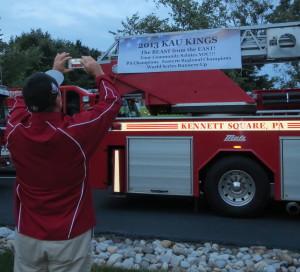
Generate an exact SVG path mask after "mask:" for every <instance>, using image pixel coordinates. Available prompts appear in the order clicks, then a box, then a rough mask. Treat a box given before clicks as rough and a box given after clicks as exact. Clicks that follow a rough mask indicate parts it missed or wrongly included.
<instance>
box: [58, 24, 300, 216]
mask: <svg viewBox="0 0 300 272" xmlns="http://www.w3.org/2000/svg"><path fill="white" fill-rule="evenodd" d="M240 31H241V50H242V63H243V64H249V63H252V64H257V63H260V64H264V63H272V62H287V61H292V60H293V61H295V60H297V61H298V60H299V59H300V42H299V37H300V22H296V23H285V24H274V25H264V26H254V27H253V26H252V27H241V28H240ZM270 33H271V34H270ZM118 42H119V40H118V38H116V42H115V43H114V44H113V45H112V46H111V48H109V50H108V51H107V52H106V53H105V54H103V55H102V56H100V57H99V59H98V62H99V64H100V65H101V66H102V68H103V70H104V71H105V73H106V74H108V75H109V76H110V77H111V78H112V79H113V80H114V82H115V85H116V86H117V88H118V90H119V92H120V93H121V95H122V97H123V107H122V112H121V114H120V117H118V118H117V119H116V120H115V122H114V124H113V125H112V127H111V129H110V130H109V132H108V133H107V136H106V137H105V138H104V141H103V142H102V143H100V144H99V147H98V148H97V150H96V152H95V155H94V157H93V160H92V162H91V164H90V171H91V176H90V178H91V182H92V184H93V186H94V187H95V188H99V189H108V190H109V191H110V192H111V193H112V194H116V195H120V194H124V195H126V194H152V195H163V196H168V195H169V196H185V197H187V196H189V197H193V198H195V200H196V199H198V198H199V197H200V196H204V197H206V198H207V200H208V202H209V204H210V205H211V207H212V208H213V209H214V210H215V211H216V212H218V213H220V214H222V215H226V216H234V217H244V216H254V215H257V214H258V213H259V212H261V211H262V210H263V209H264V207H265V205H266V203H267V202H268V200H269V199H270V195H271V194H270V192H271V189H273V191H274V193H273V194H272V195H274V199H275V200H281V201H286V202H287V204H288V205H287V209H288V211H289V212H290V213H298V212H299V211H300V206H299V204H298V202H299V201H300V181H298V178H299V176H300V167H299V165H300V115H299V114H300V89H284V90H254V91H253V92H251V94H249V93H246V92H245V91H244V90H242V89H241V88H240V87H239V86H238V85H237V84H235V83H234V82H233V81H232V80H231V79H229V78H228V77H227V76H226V75H225V74H224V73H223V72H222V71H220V70H202V71H199V70H198V71H175V72H161V73H128V74H118V73H117V65H118ZM270 51H272V52H270ZM262 89H263V86H262ZM61 91H62V93H63V99H64V111H65V113H67V114H70V115H72V114H74V113H76V112H80V111H85V110H86V109H88V108H89V107H90V106H91V105H93V104H94V103H96V101H97V97H98V96H97V92H96V91H95V90H85V89H83V88H79V87H76V86H63V87H61ZM139 101H144V103H145V106H146V108H147V110H148V111H149V113H150V115H151V116H149V117H142V116H141V113H140V111H139V103H138V102H139ZM175 114H176V115H175Z"/></svg>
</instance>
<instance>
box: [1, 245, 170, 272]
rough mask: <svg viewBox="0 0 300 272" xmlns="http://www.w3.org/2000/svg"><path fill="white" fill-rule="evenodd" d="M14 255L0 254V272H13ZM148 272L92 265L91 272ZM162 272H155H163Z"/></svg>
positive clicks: (11, 252)
mask: <svg viewBox="0 0 300 272" xmlns="http://www.w3.org/2000/svg"><path fill="white" fill-rule="evenodd" d="M13 264H14V253H13V251H11V250H9V251H5V252H0V272H13ZM137 271H138V272H149V270H145V269H139V270H133V269H124V268H116V267H110V266H96V265H93V267H92V270H91V272H137ZM163 271H164V270H156V272H163Z"/></svg>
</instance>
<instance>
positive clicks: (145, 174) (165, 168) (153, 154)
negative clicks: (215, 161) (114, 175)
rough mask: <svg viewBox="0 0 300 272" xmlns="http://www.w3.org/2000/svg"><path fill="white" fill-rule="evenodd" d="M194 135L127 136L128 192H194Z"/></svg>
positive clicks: (173, 193)
mask: <svg viewBox="0 0 300 272" xmlns="http://www.w3.org/2000/svg"><path fill="white" fill-rule="evenodd" d="M192 150H193V139H192V137H127V181H128V182H127V184H128V188H127V190H128V192H129V193H145V194H164V195H186V196H191V195H193V163H192V153H193V152H192Z"/></svg>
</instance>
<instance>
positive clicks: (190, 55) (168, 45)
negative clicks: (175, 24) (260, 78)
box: [117, 29, 242, 73]
mask: <svg viewBox="0 0 300 272" xmlns="http://www.w3.org/2000/svg"><path fill="white" fill-rule="evenodd" d="M241 67H242V61H241V47H240V30H239V29H224V30H202V31H201V30H200V31H193V32H185V33H175V34H172V33H171V34H158V35H153V34H151V35H149V36H137V37H134V38H132V37H128V38H126V37H120V39H119V57H118V70H117V72H118V73H148V72H167V71H190V70H211V69H235V68H241Z"/></svg>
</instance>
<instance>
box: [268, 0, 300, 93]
mask: <svg viewBox="0 0 300 272" xmlns="http://www.w3.org/2000/svg"><path fill="white" fill-rule="evenodd" d="M268 20H269V21H270V22H271V23H284V22H296V21H300V0H280V3H279V5H278V6H276V8H275V9H274V12H273V13H271V14H269V15H268ZM296 38H297V37H296ZM273 68H274V70H275V71H277V74H278V76H277V77H276V78H275V80H276V82H277V83H278V85H280V86H281V87H282V88H296V87H298V88H299V87H300V64H299V61H293V62H290V63H286V64H285V65H278V64H275V65H273Z"/></svg>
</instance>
